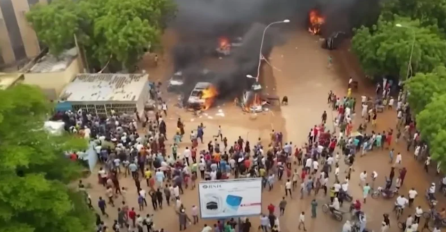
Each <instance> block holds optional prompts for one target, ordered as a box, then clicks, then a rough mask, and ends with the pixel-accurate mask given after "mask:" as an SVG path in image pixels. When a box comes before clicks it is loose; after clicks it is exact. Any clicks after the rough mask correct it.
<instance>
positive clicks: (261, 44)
mask: <svg viewBox="0 0 446 232" xmlns="http://www.w3.org/2000/svg"><path fill="white" fill-rule="evenodd" d="M289 22H290V20H288V19H285V20H282V21H276V22H272V23H270V24H268V25H267V26H266V27H265V29H263V34H262V41H261V42H260V52H259V64H258V66H257V76H256V77H255V78H256V82H259V77H260V67H261V65H262V50H263V42H264V41H265V34H266V30H267V29H268V28H269V27H270V26H272V25H274V24H280V23H289ZM247 77H249V78H252V76H251V75H247Z"/></svg>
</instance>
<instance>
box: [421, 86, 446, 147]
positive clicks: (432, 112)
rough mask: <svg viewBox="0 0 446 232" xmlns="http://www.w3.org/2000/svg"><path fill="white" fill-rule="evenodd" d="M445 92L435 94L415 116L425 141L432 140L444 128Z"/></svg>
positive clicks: (445, 112) (445, 113)
mask: <svg viewBox="0 0 446 232" xmlns="http://www.w3.org/2000/svg"><path fill="white" fill-rule="evenodd" d="M445 106H446V94H443V95H440V96H436V97H434V98H433V99H432V102H430V103H429V104H427V105H426V108H425V109H424V110H422V111H421V112H420V113H419V114H418V115H417V117H416V120H417V128H418V129H419V130H420V132H421V136H422V138H423V139H424V140H425V141H428V142H430V141H434V139H435V137H436V136H437V134H438V133H439V131H440V130H443V129H444V128H446V121H445V120H444V115H446V107H445Z"/></svg>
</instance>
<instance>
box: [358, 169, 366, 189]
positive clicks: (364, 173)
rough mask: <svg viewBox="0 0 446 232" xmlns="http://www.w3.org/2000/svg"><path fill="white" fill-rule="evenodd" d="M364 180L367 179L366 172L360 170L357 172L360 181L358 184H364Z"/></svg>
mask: <svg viewBox="0 0 446 232" xmlns="http://www.w3.org/2000/svg"><path fill="white" fill-rule="evenodd" d="M366 180H367V172H366V171H363V172H361V174H359V181H360V183H359V186H364V184H365V181H366Z"/></svg>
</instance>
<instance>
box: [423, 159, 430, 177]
mask: <svg viewBox="0 0 446 232" xmlns="http://www.w3.org/2000/svg"><path fill="white" fill-rule="evenodd" d="M430 164H431V157H430V156H428V157H426V161H424V170H425V171H426V173H428V172H429V165H430Z"/></svg>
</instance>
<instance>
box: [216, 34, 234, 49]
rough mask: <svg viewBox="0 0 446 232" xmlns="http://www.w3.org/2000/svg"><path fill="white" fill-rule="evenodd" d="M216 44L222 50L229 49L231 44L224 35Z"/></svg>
mask: <svg viewBox="0 0 446 232" xmlns="http://www.w3.org/2000/svg"><path fill="white" fill-rule="evenodd" d="M218 45H219V47H220V49H221V50H222V51H224V50H229V49H231V44H230V43H229V40H228V38H226V37H220V38H219V39H218Z"/></svg>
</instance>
